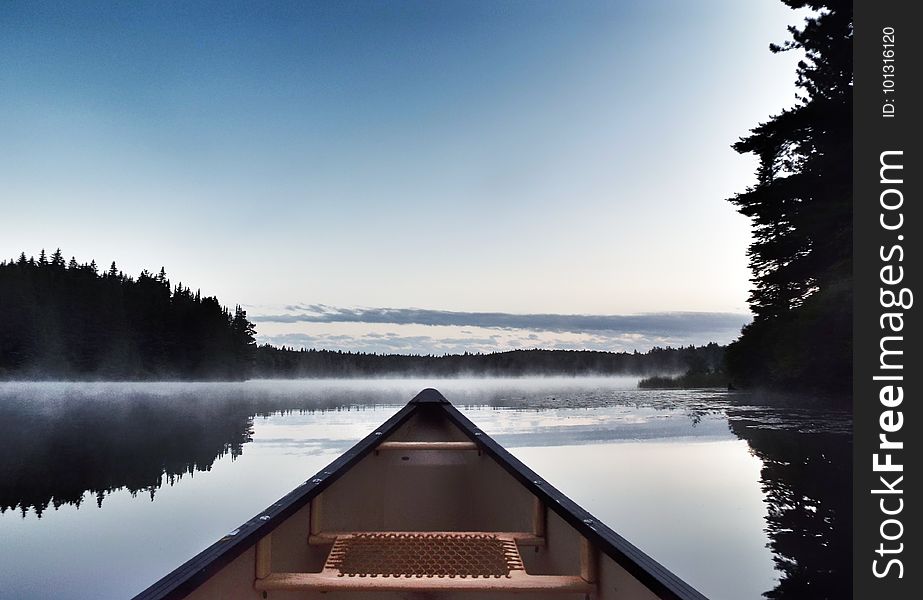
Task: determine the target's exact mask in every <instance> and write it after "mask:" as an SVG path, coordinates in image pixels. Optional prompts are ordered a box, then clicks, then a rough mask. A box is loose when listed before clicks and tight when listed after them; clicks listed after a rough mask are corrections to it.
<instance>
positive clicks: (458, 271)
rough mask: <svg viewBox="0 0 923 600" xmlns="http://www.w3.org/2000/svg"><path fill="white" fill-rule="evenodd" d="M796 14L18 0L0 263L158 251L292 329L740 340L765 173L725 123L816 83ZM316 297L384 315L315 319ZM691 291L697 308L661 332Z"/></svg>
mask: <svg viewBox="0 0 923 600" xmlns="http://www.w3.org/2000/svg"><path fill="white" fill-rule="evenodd" d="M803 16H804V15H803V14H801V15H799V14H797V13H794V12H792V11H790V10H789V9H788V8H786V7H785V6H784V5H783V4H782V3H781V2H778V1H777V0H747V1H745V2H741V1H740V0H703V1H702V2H694V3H693V2H684V1H681V0H672V1H666V0H646V1H643V2H642V1H638V2H626V1H610V2H336V3H335V2H329V3H310V2H293V3H284V2H277V3H229V2H214V3H210V2H209V3H206V2H138V3H111V4H109V3H93V2H80V3H65V4H55V3H41V5H39V3H34V2H8V3H4V4H3V5H2V8H0V90H3V92H2V93H0V158H2V160H0V203H2V212H3V215H4V217H3V225H2V228H3V234H2V236H0V256H5V257H12V256H14V255H17V254H18V253H19V252H20V251H23V250H25V251H26V252H27V253H30V254H37V253H38V251H39V250H40V249H41V248H43V247H44V248H48V249H53V248H55V247H58V246H60V247H61V248H62V249H63V250H64V252H65V254H66V255H67V256H70V255H75V256H76V257H77V259H78V260H80V261H84V260H87V261H88V260H90V259H91V258H95V259H96V260H97V261H98V262H100V263H105V264H108V263H109V262H110V261H112V260H115V261H116V262H117V264H118V265H119V266H120V267H121V268H123V269H124V270H125V271H126V272H129V273H137V272H139V271H140V270H141V269H143V268H148V269H151V270H154V269H159V267H160V266H161V265H163V266H165V267H166V269H167V272H168V274H169V275H170V277H171V279H173V281H180V280H181V281H183V282H184V283H188V284H190V285H192V286H193V287H194V288H195V287H200V288H201V289H202V291H203V292H204V293H207V294H215V295H217V296H218V297H219V298H220V299H221V300H222V301H223V302H225V303H227V304H235V303H241V304H243V305H245V306H246V307H247V308H248V310H249V313H250V314H251V316H253V317H254V319H255V320H256V321H257V325H258V328H259V330H260V332H261V334H262V335H263V338H262V339H264V340H272V341H276V342H277V343H290V344H293V345H307V346H318V347H321V346H323V347H332V348H342V349H348V348H356V349H365V350H397V351H408V352H413V351H418V352H430V351H432V352H443V351H459V350H471V351H477V350H491V349H505V348H511V347H521V346H528V347H531V346H536V345H544V346H553V347H593V348H600V349H631V348H636V347H637V348H640V349H644V348H645V347H649V346H650V345H653V344H663V343H673V344H677V343H689V342H696V343H701V342H704V341H708V340H709V339H714V340H716V341H721V342H726V341H729V340H730V339H732V338H733V337H734V335H735V333H736V331H737V330H738V329H739V326H740V324H743V323H744V322H746V320H747V316H746V315H747V305H746V298H747V294H748V288H749V282H748V277H749V273H748V271H747V269H746V257H745V250H746V246H747V244H748V242H749V229H748V223H747V220H746V219H745V218H744V217H742V216H740V215H738V214H736V213H735V212H734V210H733V207H732V206H731V205H730V204H729V203H727V202H725V198H727V197H728V196H730V195H732V194H733V193H735V192H737V191H740V190H742V189H744V188H745V187H746V186H747V185H748V184H750V183H751V182H752V180H753V169H754V166H755V161H754V159H753V158H752V157H746V156H739V155H737V154H735V153H734V152H733V151H732V150H731V149H730V144H731V143H733V142H734V141H736V139H737V138H738V137H740V136H742V135H744V134H745V133H746V132H747V130H748V129H749V128H750V127H752V126H754V125H756V124H757V123H758V122H760V121H764V120H766V118H767V117H768V116H769V115H770V114H772V113H775V112H778V111H779V110H781V109H782V108H784V107H786V106H789V105H791V104H792V103H793V102H794V85H793V81H794V78H795V75H794V68H795V62H796V61H797V58H798V56H796V55H794V54H791V53H789V54H782V55H772V54H771V53H769V51H768V49H767V48H768V44H769V43H770V42H778V41H781V40H784V39H785V36H786V33H785V27H786V25H788V24H793V23H798V22H800V20H801V18H803ZM314 305H323V306H327V307H332V308H331V309H330V310H327V311H326V314H328V316H329V314H334V315H336V314H340V315H343V314H346V312H349V311H353V313H355V312H356V309H357V308H360V309H363V310H364V311H365V312H362V311H360V313H361V314H365V315H373V314H375V315H378V317H377V319H378V320H371V319H370V321H368V322H366V321H356V320H355V319H353V320H340V321H337V320H331V319H329V318H325V319H324V320H318V319H313V320H312V319H305V318H297V316H298V315H303V314H305V313H304V312H303V311H300V310H298V309H297V307H298V306H314ZM380 309H392V311H393V312H391V313H382V312H381V310H380ZM409 309H422V310H424V311H430V312H432V313H434V314H435V313H438V314H443V315H445V314H452V313H470V314H472V315H483V314H485V313H501V314H509V315H520V316H522V315H525V316H528V315H546V316H547V315H591V316H592V315H595V316H603V317H609V318H614V317H619V316H625V315H638V314H647V315H649V318H648V320H646V321H644V320H642V321H637V320H636V321H630V320H629V321H625V320H622V321H618V320H615V321H612V320H610V321H608V322H609V323H612V324H613V325H611V326H612V327H615V328H614V329H588V328H586V327H585V322H583V321H580V320H579V319H578V320H574V319H571V320H570V321H568V323H570V324H569V325H568V326H567V327H565V328H563V329H562V328H561V327H558V328H556V329H555V328H551V329H541V327H544V326H546V325H542V323H545V321H541V320H533V321H529V322H528V323H526V322H524V321H522V320H520V321H517V322H515V323H513V324H512V325H510V323H506V324H505V325H498V323H497V322H496V321H490V320H486V321H483V322H478V321H477V320H476V318H475V317H472V319H474V320H470V319H469V320H468V321H465V323H464V324H458V323H455V322H454V321H457V320H458V319H453V318H448V319H443V320H442V321H439V322H438V323H437V322H428V323H418V322H408V321H407V315H409V314H421V313H419V312H417V313H413V312H409ZM344 311H346V312H344ZM677 313H682V315H683V319H684V323H687V324H688V325H684V326H683V327H677V328H675V330H674V331H673V333H671V332H669V331H668V332H665V331H663V328H662V327H661V326H660V325H661V324H662V323H663V322H666V323H675V316H676V314H677ZM696 313H707V314H705V315H699V314H696ZM714 313H723V314H725V315H726V318H725V320H724V321H722V322H723V323H724V326H723V327H724V328H723V329H719V330H716V329H715V326H716V325H715V323H716V321H715V320H714V318H713V317H710V316H708V315H710V314H714ZM381 314H391V315H400V318H397V317H395V318H394V319H393V320H394V322H392V323H387V322H382V321H381V316H380V315H381ZM280 315H289V317H290V318H288V319H287V320H286V319H279V318H278V317H279V316H280ZM656 315H660V317H662V318H661V319H660V321H656V324H655V320H653V319H654V316H656ZM402 319H403V320H402ZM411 320H412V319H411ZM417 320H422V319H417ZM443 321H446V322H443ZM581 323H582V324H581ZM524 324H528V325H529V326H528V327H523V326H522V325H524ZM615 324H617V326H616V325H615ZM695 324H697V325H695ZM381 340H387V341H386V342H383V341H381Z"/></svg>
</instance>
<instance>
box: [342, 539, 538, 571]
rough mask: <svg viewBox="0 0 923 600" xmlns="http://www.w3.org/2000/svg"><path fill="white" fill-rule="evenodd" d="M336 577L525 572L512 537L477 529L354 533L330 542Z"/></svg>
mask: <svg viewBox="0 0 923 600" xmlns="http://www.w3.org/2000/svg"><path fill="white" fill-rule="evenodd" d="M324 568H325V569H330V570H336V571H337V572H338V576H339V577H344V576H346V577H357V576H358V577H379V576H381V577H449V578H453V577H475V578H476V577H509V575H510V572H511V571H514V570H520V571H523V570H525V568H524V567H523V566H522V559H521V558H520V556H519V549H518V548H517V547H516V542H515V541H514V540H511V539H502V538H499V537H497V536H496V535H491V534H486V533H484V534H478V533H403V532H391V533H357V534H354V535H350V536H344V537H339V538H337V540H336V541H335V542H334V543H333V548H331V550H330V555H329V556H328V557H327V564H326V565H325V566H324Z"/></svg>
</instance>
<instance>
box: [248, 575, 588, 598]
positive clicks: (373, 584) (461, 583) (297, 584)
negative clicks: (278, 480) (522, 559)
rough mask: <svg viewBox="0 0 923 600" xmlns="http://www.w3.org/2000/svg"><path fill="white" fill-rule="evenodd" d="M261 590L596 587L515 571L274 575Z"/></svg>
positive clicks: (577, 580) (576, 590) (261, 582)
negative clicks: (476, 575) (495, 573)
mask: <svg viewBox="0 0 923 600" xmlns="http://www.w3.org/2000/svg"><path fill="white" fill-rule="evenodd" d="M255 587H256V589H258V590H266V591H269V590H289V591H296V590H302V591H303V590H315V591H330V592H332V591H353V592H400V591H405V590H413V591H420V592H439V591H471V592H474V591H480V592H530V591H543V592H567V593H584V594H588V593H590V592H592V591H593V585H592V584H590V583H588V582H586V581H585V580H583V579H582V578H580V577H576V576H566V575H528V574H526V573H525V572H523V571H514V572H512V573H511V574H510V576H509V577H500V578H493V577H491V578H481V577H479V578H472V577H466V578H459V577H455V578H449V577H342V576H340V574H339V573H338V572H337V571H327V570H324V571H323V572H321V573H273V574H271V575H269V576H268V577H266V578H264V579H257V581H256V585H255Z"/></svg>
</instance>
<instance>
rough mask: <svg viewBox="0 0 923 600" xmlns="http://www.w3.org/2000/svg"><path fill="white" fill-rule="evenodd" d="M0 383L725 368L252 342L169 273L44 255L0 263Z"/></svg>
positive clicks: (652, 355)
mask: <svg viewBox="0 0 923 600" xmlns="http://www.w3.org/2000/svg"><path fill="white" fill-rule="evenodd" d="M0 314H2V315H3V319H2V320H0V379H29V380H48V379H67V380H123V381H124V380H155V379H177V380H243V379H248V378H298V377H305V378H311V377H315V378H320V377H378V376H387V375H403V376H407V375H411V376H435V377H455V376H467V375H476V376H502V377H512V376H525V375H658V374H659V375H663V374H666V375H671V374H679V373H684V372H686V371H688V370H690V369H691V368H694V369H697V370H703V369H704V370H707V371H717V370H720V369H721V368H722V365H723V361H724V348H723V347H722V346H719V345H718V344H714V343H712V344H708V345H706V346H701V347H693V346H689V347H685V348H653V349H651V350H650V351H648V352H645V353H640V352H631V353H628V352H597V351H576V350H539V349H532V350H514V351H509V352H495V353H489V354H471V353H465V354H455V355H444V356H434V355H401V354H369V353H362V352H342V351H332V350H322V349H294V348H284V347H283V348H278V347H274V346H271V345H268V344H266V345H260V346H257V344H256V341H255V336H256V328H255V326H254V325H253V323H251V322H250V321H249V320H248V319H247V313H246V311H245V310H243V309H242V308H241V307H240V306H237V307H235V309H234V310H233V311H231V310H229V309H228V308H226V307H224V306H222V304H221V303H220V302H219V301H218V299H217V298H215V297H213V296H202V294H201V293H200V292H199V291H196V292H194V293H193V292H192V291H191V289H190V288H189V287H187V286H184V285H183V284H182V283H177V284H176V285H172V284H171V282H170V280H169V279H168V278H167V275H166V271H165V270H164V269H163V268H161V269H160V271H159V272H158V273H157V274H153V273H151V272H148V271H142V272H141V274H140V275H138V276H137V277H130V276H128V275H125V274H124V273H123V272H122V271H120V270H119V269H118V268H117V267H116V265H115V263H112V264H111V266H110V267H109V269H108V270H106V271H100V270H99V268H98V267H97V265H96V263H95V261H93V262H90V263H84V264H79V263H77V261H76V260H75V259H73V258H71V259H70V260H69V261H65V260H64V258H63V255H62V253H61V250H60V249H59V250H56V251H55V252H54V253H53V254H52V255H51V256H50V257H49V256H47V255H46V254H45V251H44V250H43V251H42V252H41V253H40V254H39V256H38V258H35V257H30V258H26V255H25V253H22V254H20V255H19V258H18V259H13V260H6V261H2V262H0Z"/></svg>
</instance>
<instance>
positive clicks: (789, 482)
mask: <svg viewBox="0 0 923 600" xmlns="http://www.w3.org/2000/svg"><path fill="white" fill-rule="evenodd" d="M728 417H729V423H730V426H731V430H732V431H733V432H734V434H735V435H737V436H738V437H739V438H741V439H743V440H746V441H747V443H748V444H749V445H750V448H751V450H752V452H753V453H754V454H755V455H756V456H757V457H759V459H760V460H761V461H762V462H763V468H762V471H761V474H760V475H761V483H762V487H763V492H764V494H765V502H766V504H767V508H768V514H767V516H766V523H767V533H768V534H769V538H770V540H771V541H770V543H769V547H770V548H771V549H772V551H773V560H774V561H775V564H776V569H777V570H778V571H780V572H781V577H780V581H779V584H778V585H777V586H776V587H775V588H774V589H772V590H770V591H768V592H766V593H764V594H763V595H764V596H766V597H767V598H779V599H786V598H812V599H814V598H816V599H819V600H823V599H830V600H839V599H841V598H851V597H852V575H851V573H852V570H851V569H852V567H851V563H852V553H851V549H852V468H851V458H850V457H851V456H852V437H851V435H850V433H849V430H850V427H851V424H850V420H849V419H848V416H847V415H843V414H842V413H835V412H812V411H797V412H791V411H785V410H781V409H780V410H776V411H767V410H758V409H753V408H749V409H746V408H737V409H731V410H729V411H728Z"/></svg>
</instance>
